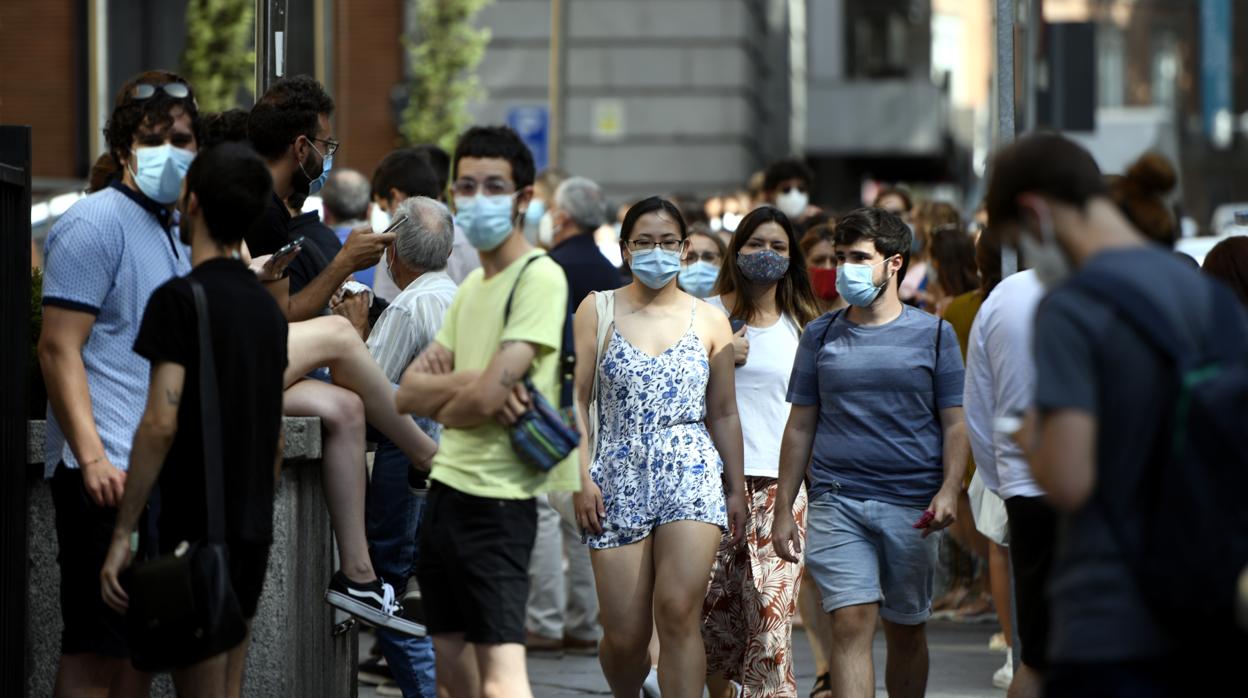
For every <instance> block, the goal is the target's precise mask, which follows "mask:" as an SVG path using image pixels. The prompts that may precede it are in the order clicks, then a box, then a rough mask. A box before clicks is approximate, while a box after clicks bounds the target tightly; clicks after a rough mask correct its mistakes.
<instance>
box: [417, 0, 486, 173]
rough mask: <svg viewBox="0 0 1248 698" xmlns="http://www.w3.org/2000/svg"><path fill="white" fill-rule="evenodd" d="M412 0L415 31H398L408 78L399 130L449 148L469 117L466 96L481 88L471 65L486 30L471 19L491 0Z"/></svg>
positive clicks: (483, 42)
mask: <svg viewBox="0 0 1248 698" xmlns="http://www.w3.org/2000/svg"><path fill="white" fill-rule="evenodd" d="M415 1H416V36H405V37H403V45H404V47H405V48H406V49H407V56H408V62H409V63H410V65H411V78H410V79H409V80H408V84H407V97H408V101H407V106H406V108H404V110H403V115H402V119H401V123H400V125H399V132H400V133H401V135H402V137H403V140H404V142H405V143H407V144H408V145H418V144H421V143H436V144H437V145H439V146H441V147H443V148H445V149H446V150H448V151H451V150H454V148H455V139H456V138H457V137H458V136H459V133H460V132H461V131H463V130H464V129H465V128H467V127H468V125H469V123H470V120H471V116H470V115H469V113H468V104H469V102H470V101H472V100H473V99H475V98H477V97H480V96H481V95H482V94H483V90H482V88H481V86H480V84H479V83H478V81H477V77H476V69H477V64H479V63H480V62H481V56H482V55H484V54H485V46H486V44H487V43H489V41H490V32H489V30H488V29H478V28H476V27H474V26H473V24H472V22H473V19H474V18H475V17H476V16H477V13H478V12H480V10H481V8H482V7H484V6H485V5H486V4H487V3H489V1H490V0H415Z"/></svg>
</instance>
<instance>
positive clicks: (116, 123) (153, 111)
mask: <svg viewBox="0 0 1248 698" xmlns="http://www.w3.org/2000/svg"><path fill="white" fill-rule="evenodd" d="M171 83H181V84H183V85H186V87H187V89H188V90H190V94H189V95H187V96H186V97H174V96H172V95H169V94H168V93H166V92H165V91H164V90H156V92H155V94H153V95H152V96H151V97H147V98H145V99H139V98H137V97H135V96H134V91H135V89H136V88H137V87H138V86H139V85H151V86H153V87H162V86H164V85H168V84H171ZM174 109H181V110H182V111H183V112H185V113H186V114H187V115H188V116H189V117H191V131H192V132H193V133H194V134H195V142H196V143H197V144H198V143H199V141H200V129H201V124H200V118H199V106H198V105H197V104H196V103H195V90H194V88H192V87H191V84H190V83H188V82H187V81H186V80H184V79H183V78H182V77H181V76H179V75H178V74H177V73H171V72H169V71H167V70H149V71H146V72H143V73H139V74H138V75H136V76H134V77H132V78H130V79H129V80H127V81H126V83H125V84H124V85H122V86H121V89H120V90H118V91H117V97H116V98H115V99H114V100H113V113H112V114H111V115H109V117H108V121H107V122H106V123H105V124H104V141H105V143H107V145H108V152H107V153H104V154H103V155H101V156H100V157H99V158H98V159H97V160H96V161H95V164H94V165H92V167H91V174H90V176H89V178H88V182H87V192H88V193H90V192H94V191H99V190H101V189H103V188H105V187H107V186H108V183H109V182H110V181H112V180H113V178H115V177H116V176H117V175H118V174H119V173H120V172H121V163H122V161H123V160H125V159H127V158H129V157H130V146H131V144H132V143H134V134H135V132H136V131H138V130H139V128H141V127H142V126H144V125H146V126H148V127H150V128H160V127H168V126H170V125H171V124H173V111H174Z"/></svg>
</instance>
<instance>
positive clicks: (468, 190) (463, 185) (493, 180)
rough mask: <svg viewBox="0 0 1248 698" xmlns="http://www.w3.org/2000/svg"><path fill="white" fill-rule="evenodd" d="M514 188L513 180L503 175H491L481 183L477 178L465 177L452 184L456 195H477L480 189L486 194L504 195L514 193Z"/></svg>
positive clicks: (452, 189) (452, 190)
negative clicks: (506, 178) (509, 180)
mask: <svg viewBox="0 0 1248 698" xmlns="http://www.w3.org/2000/svg"><path fill="white" fill-rule="evenodd" d="M514 189H515V187H514V186H512V184H511V182H508V181H507V180H505V179H503V178H502V177H490V178H488V179H486V180H485V181H484V182H482V183H479V184H478V183H477V180H475V179H472V178H470V177H464V178H463V179H457V180H455V182H454V183H452V184H451V193H452V194H454V195H455V196H476V195H477V191H478V190H479V191H480V192H481V193H483V194H485V195H486V196H502V195H503V194H510V193H512V192H513V191H514Z"/></svg>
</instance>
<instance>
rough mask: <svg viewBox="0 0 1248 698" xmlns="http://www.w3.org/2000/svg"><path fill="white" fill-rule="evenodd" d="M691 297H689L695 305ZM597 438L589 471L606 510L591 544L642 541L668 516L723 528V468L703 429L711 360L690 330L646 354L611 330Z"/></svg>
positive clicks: (602, 377)
mask: <svg viewBox="0 0 1248 698" xmlns="http://www.w3.org/2000/svg"><path fill="white" fill-rule="evenodd" d="M696 310H697V301H696V300H695V301H694V311H695V312H696ZM598 371H599V374H598V391H599V392H598V435H597V439H598V444H597V450H596V453H595V455H594V460H593V462H592V463H590V466H589V475H590V477H591V478H592V479H593V481H594V483H595V484H596V485H598V487H599V489H601V490H602V501H603V506H604V508H605V509H606V517H604V520H603V523H602V529H603V530H602V534H601V535H592V534H591V535H589V536H587V538H586V540H587V542H588V543H589V546H590V547H591V548H594V549H602V548H615V547H619V546H623V545H629V544H631V543H636V542H638V541H640V540H643V539H644V538H645V537H646V536H648V535H650V533H651V532H652V531H653V530H654V529H655V528H657V527H659V526H662V525H663V524H666V523H671V522H673V521H682V520H691V521H704V522H706V523H710V524H714V525H716V526H719V527H720V528H721V529H723V530H727V527H728V513H727V507H726V506H725V503H724V486H723V482H722V480H721V475H722V473H723V470H724V466H723V461H722V460H720V457H719V452H718V451H717V450H715V445H714V444H713V443H712V442H711V435H710V433H709V432H708V431H707V429H706V423H705V421H704V420H705V419H706V386H707V382H708V381H709V379H710V374H711V364H710V359H709V358H708V357H707V354H706V348H705V347H704V346H702V341H701V340H700V339H698V335H697V333H695V332H694V331H693V313H690V318H689V329H688V330H686V331H685V334H684V335H682V336H681V338H680V339H679V340H677V341H676V343H675V344H673V345H672V346H671V347H669V348H668V349H667V351H665V352H663V353H662V354H660V355H658V356H650V355H649V354H646V353H645V352H643V351H641V350H640V349H638V348H637V347H635V346H633V345H632V344H631V343H630V342H629V341H628V340H626V339H624V337H623V336H622V335H621V334H620V333H619V331H618V330H615V329H613V330H612V332H611V339H610V341H609V342H608V344H607V349H606V350H605V351H604V352H603V353H602V358H601V360H600V362H599V365H598Z"/></svg>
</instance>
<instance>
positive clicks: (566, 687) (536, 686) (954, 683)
mask: <svg viewBox="0 0 1248 698" xmlns="http://www.w3.org/2000/svg"><path fill="white" fill-rule="evenodd" d="M996 631H997V626H996V624H978V625H963V624H958V623H953V622H950V621H933V622H932V623H930V624H929V625H928V648H929V652H930V657H931V662H930V664H931V669H930V672H929V675H928V681H927V695H928V697H929V698H1002V697H1003V696H1005V691H1002V690H998V689H996V688H993V686H992V674H993V672H994V671H996V670H997V669H999V668H1000V667H1001V665H1002V663H1003V662H1004V661H1005V655H1004V654H1000V653H997V652H992V651H990V650H989V649H988V638H989V637H990V636H991V635H992V634H993V633H994V632H996ZM793 639H794V642H793V645H794V646H793V654H794V658H795V661H796V662H797V686H798V695H802V696H804V695H807V694H808V693H809V692H810V687H811V685H812V684H813V683H814V680H815V671H814V666H815V664H814V660H813V659H812V655H811V652H810V644H809V643H807V642H806V635H805V633H804V632H803V631H801V630H795V631H794V636H793ZM368 642H371V636H368V635H363V634H361V635H360V656H361V657H365V656H367V655H368V648H367V646H366V644H367V643H368ZM884 654H885V652H884V633H883V631H877V632H876V637H875V662H876V664H875V678H876V691H877V694H878V695H881V696H883V695H885V691H884ZM529 682H530V684H531V685H532V686H533V695H534V696H535V698H556V697H559V696H608V695H610V691H608V690H607V682H606V681H605V680H604V679H603V678H602V670H601V669H600V668H599V666H598V659H597V658H596V657H575V656H571V655H566V656H564V657H563V658H562V659H554V658H546V657H530V658H529ZM374 696H376V692H375V691H374V690H373V687H372V686H365V685H363V684H361V685H360V698H373V697H374Z"/></svg>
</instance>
